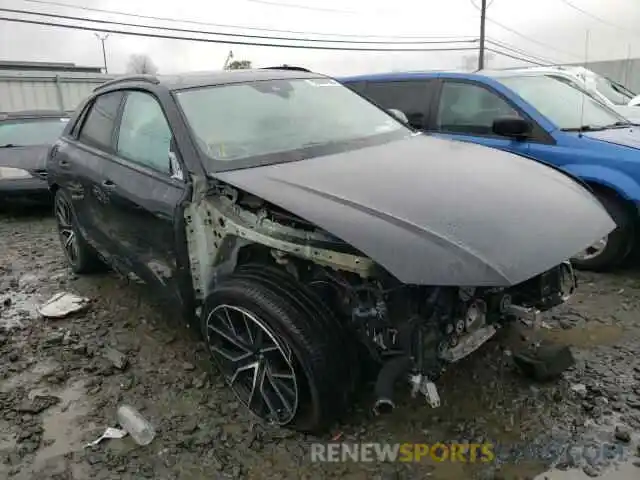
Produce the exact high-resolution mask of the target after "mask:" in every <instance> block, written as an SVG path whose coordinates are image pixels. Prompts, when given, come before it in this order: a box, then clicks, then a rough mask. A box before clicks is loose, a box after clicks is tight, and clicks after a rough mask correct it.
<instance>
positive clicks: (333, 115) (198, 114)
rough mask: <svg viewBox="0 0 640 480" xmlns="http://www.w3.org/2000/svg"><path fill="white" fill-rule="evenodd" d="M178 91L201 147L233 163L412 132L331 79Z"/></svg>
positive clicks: (211, 157) (210, 155) (219, 158)
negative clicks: (390, 134)
mask: <svg viewBox="0 0 640 480" xmlns="http://www.w3.org/2000/svg"><path fill="white" fill-rule="evenodd" d="M176 96H177V98H178V103H179V104H180V106H181V107H182V110H183V111H184V114H185V117H186V119H187V122H188V123H189V126H190V128H191V130H192V132H193V133H194V135H195V137H196V138H197V140H198V143H199V144H200V147H201V148H202V150H203V151H204V153H205V154H206V155H207V156H208V157H209V158H210V159H212V160H220V161H227V162H232V161H236V160H240V159H247V158H250V157H258V156H264V155H271V154H282V153H284V152H293V151H296V150H300V149H305V148H313V147H319V148H320V149H321V148H322V147H323V146H329V145H332V146H334V147H335V146H336V144H340V145H345V146H348V145H349V143H350V142H352V141H355V140H363V139H370V138H374V137H381V136H385V134H389V133H402V134H403V135H404V134H410V133H412V132H411V130H409V129H408V128H406V127H405V126H404V125H402V124H401V123H400V122H398V121H397V120H396V119H394V118H393V117H392V116H391V115H389V114H387V113H386V112H384V111H383V110H381V109H379V108H378V107H376V106H374V105H372V104H371V103H369V102H368V101H366V100H364V99H363V98H362V97H360V96H359V95H357V94H356V93H353V92H352V91H351V90H349V89H348V88H346V87H344V86H342V85H340V84H339V83H338V82H336V81H335V80H331V79H326V78H317V79H295V80H268V81H257V82H253V83H242V84H233V85H219V86H211V87H204V88H198V89H193V90H185V91H181V92H178V93H177V95H176ZM278 161H282V159H280V158H278V157H273V158H269V159H267V161H266V163H277V162H278ZM234 167H235V165H234Z"/></svg>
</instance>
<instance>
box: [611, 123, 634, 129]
mask: <svg viewBox="0 0 640 480" xmlns="http://www.w3.org/2000/svg"><path fill="white" fill-rule="evenodd" d="M626 127H633V123H632V122H616V123H612V124H611V125H606V126H605V127H604V128H626Z"/></svg>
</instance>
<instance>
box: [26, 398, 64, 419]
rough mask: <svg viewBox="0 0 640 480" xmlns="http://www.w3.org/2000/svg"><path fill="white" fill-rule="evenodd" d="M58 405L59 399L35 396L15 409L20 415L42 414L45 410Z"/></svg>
mask: <svg viewBox="0 0 640 480" xmlns="http://www.w3.org/2000/svg"><path fill="white" fill-rule="evenodd" d="M58 403H60V399H59V398H58V397H55V396H53V395H36V396H35V397H33V398H32V399H31V400H25V401H24V402H23V403H22V404H20V405H18V407H17V408H16V411H17V412H20V413H31V414H34V415H35V414H38V413H40V412H44V411H45V410H46V409H47V408H49V407H52V406H54V405H57V404H58Z"/></svg>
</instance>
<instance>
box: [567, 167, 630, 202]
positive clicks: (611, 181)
mask: <svg viewBox="0 0 640 480" xmlns="http://www.w3.org/2000/svg"><path fill="white" fill-rule="evenodd" d="M562 168H563V169H564V170H566V171H567V172H569V173H571V174H572V175H575V176H576V177H578V178H580V179H582V180H584V181H585V182H591V183H599V184H600V185H604V186H606V187H609V188H611V189H613V190H615V191H616V192H618V193H619V194H620V195H621V196H622V197H623V198H625V199H627V200H631V201H634V202H638V201H640V184H638V182H636V181H635V180H634V179H633V178H631V177H630V176H628V175H626V174H624V173H622V172H620V171H619V170H613V169H611V168H608V167H603V166H600V165H563V167H562Z"/></svg>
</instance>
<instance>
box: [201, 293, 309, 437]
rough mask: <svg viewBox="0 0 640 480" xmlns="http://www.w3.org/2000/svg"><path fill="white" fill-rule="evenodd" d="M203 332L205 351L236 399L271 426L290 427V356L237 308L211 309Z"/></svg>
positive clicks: (293, 395) (293, 399)
mask: <svg viewBox="0 0 640 480" xmlns="http://www.w3.org/2000/svg"><path fill="white" fill-rule="evenodd" d="M206 327H207V343H208V346H209V351H210V352H211V355H212V357H213V359H214V361H215V363H216V364H218V366H219V367H220V370H221V371H222V373H223V375H224V376H225V379H226V381H227V383H228V384H229V386H230V387H231V389H232V390H233V392H234V393H235V394H236V396H237V397H238V399H239V400H240V401H241V402H242V403H243V404H244V405H245V406H246V407H247V408H248V409H249V410H250V411H251V412H252V413H254V414H255V415H257V416H258V417H260V418H263V419H264V420H266V421H268V422H270V423H274V424H277V425H285V424H287V423H289V422H290V421H291V420H292V419H293V417H294V416H295V414H296V412H297V409H298V397H299V391H298V379H297V376H296V371H295V369H294V367H293V362H292V355H291V352H290V351H289V350H288V349H287V348H285V346H283V345H282V344H281V343H280V342H279V341H278V340H277V338H276V337H275V335H274V334H273V333H272V332H271V330H270V329H269V327H268V326H267V325H266V324H265V322H264V321H262V320H261V319H260V318H258V317H257V316H256V315H254V314H252V313H251V312H249V311H248V310H245V309H243V308H240V307H237V306H233V305H218V306H217V307H215V308H214V309H213V310H212V311H211V313H210V314H209V316H208V317H207V322H206Z"/></svg>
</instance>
